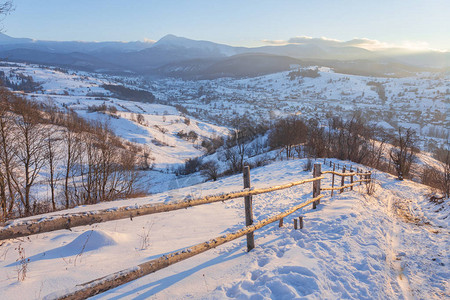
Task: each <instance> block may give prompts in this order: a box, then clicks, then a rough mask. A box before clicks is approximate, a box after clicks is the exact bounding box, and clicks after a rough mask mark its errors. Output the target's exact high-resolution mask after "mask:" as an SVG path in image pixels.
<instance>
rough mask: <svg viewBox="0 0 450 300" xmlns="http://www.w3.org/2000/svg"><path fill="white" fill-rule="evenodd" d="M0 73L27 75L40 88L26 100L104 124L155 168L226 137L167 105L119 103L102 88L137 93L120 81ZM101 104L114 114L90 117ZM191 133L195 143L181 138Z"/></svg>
mask: <svg viewBox="0 0 450 300" xmlns="http://www.w3.org/2000/svg"><path fill="white" fill-rule="evenodd" d="M0 71H3V72H4V73H5V76H6V77H7V78H9V79H10V80H11V81H12V82H15V81H20V77H21V76H31V77H32V78H33V80H34V81H35V82H37V83H39V84H40V85H41V89H40V90H39V91H36V92H32V93H27V94H26V95H27V96H28V97H29V98H30V99H33V100H35V101H40V102H43V103H49V102H51V103H54V104H56V105H57V106H59V107H61V108H62V107H65V108H70V109H73V110H75V111H76V112H77V113H78V114H79V115H80V116H82V117H83V118H85V119H88V120H92V121H100V122H105V123H107V124H108V125H109V126H110V127H111V129H113V131H114V132H115V134H116V135H118V136H119V137H122V138H124V139H126V140H128V141H131V142H134V143H138V144H141V145H145V146H147V147H148V149H149V150H150V151H151V154H150V156H151V158H152V159H153V163H154V166H155V167H156V168H158V169H168V168H173V167H176V166H178V165H180V164H183V163H184V161H185V160H186V159H188V158H193V157H197V156H201V155H203V154H204V152H205V151H204V149H203V148H202V147H201V143H202V141H204V140H208V139H210V138H213V137H221V136H225V135H227V134H228V133H229V129H227V128H226V127H223V126H216V125H212V124H210V123H207V122H204V121H200V120H198V119H195V118H192V117H191V118H190V117H188V116H181V113H180V112H179V111H177V109H176V108H175V107H173V106H170V105H161V104H156V103H146V102H138V101H127V100H120V99H117V98H115V97H114V96H113V95H112V93H111V92H110V91H108V90H106V89H105V88H104V87H103V85H104V84H108V85H121V86H122V85H123V86H125V87H131V88H133V89H139V88H137V87H136V86H133V85H132V84H126V83H124V82H123V81H124V80H123V78H117V77H110V76H101V75H98V74H97V75H98V76H93V74H89V73H84V72H71V71H68V72H63V71H61V70H60V69H55V68H53V69H52V68H43V67H40V66H36V65H25V64H4V65H3V66H0ZM119 80H120V82H119ZM102 105H103V106H105V107H107V108H108V110H111V109H114V111H116V112H113V113H111V112H109V111H108V112H107V111H100V112H93V110H96V109H95V107H99V106H102ZM189 132H193V133H195V135H196V138H190V139H189V138H187V137H186V136H185V137H184V138H183V135H182V134H186V135H187V134H189ZM195 135H194V136H195ZM180 136H181V137H180Z"/></svg>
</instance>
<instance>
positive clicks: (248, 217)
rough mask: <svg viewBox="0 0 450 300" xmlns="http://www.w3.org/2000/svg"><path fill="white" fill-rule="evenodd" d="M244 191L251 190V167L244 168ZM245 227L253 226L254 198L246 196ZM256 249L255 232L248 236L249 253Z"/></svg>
mask: <svg viewBox="0 0 450 300" xmlns="http://www.w3.org/2000/svg"><path fill="white" fill-rule="evenodd" d="M243 175H244V189H247V188H248V189H249V188H250V167H249V166H244V174H243ZM244 202H245V226H250V225H253V208H252V196H245V197H244ZM253 248H255V237H254V235H253V232H250V233H248V234H247V251H250V250H252V249H253Z"/></svg>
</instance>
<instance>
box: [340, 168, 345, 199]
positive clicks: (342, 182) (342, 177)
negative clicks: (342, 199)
mask: <svg viewBox="0 0 450 300" xmlns="http://www.w3.org/2000/svg"><path fill="white" fill-rule="evenodd" d="M342 173H345V166H344V167H343V168H342ZM344 181H345V176H341V187H342V186H344ZM343 192H344V189H341V191H340V192H339V194H342V193H343Z"/></svg>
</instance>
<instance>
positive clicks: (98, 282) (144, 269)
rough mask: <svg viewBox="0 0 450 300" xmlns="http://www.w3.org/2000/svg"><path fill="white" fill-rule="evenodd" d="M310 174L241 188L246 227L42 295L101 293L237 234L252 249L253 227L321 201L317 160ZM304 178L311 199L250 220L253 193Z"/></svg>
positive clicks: (68, 296)
mask: <svg viewBox="0 0 450 300" xmlns="http://www.w3.org/2000/svg"><path fill="white" fill-rule="evenodd" d="M343 172H344V173H345V167H344V170H343ZM324 173H325V172H324ZM336 173H337V172H335V173H334V174H333V183H334V175H339V174H336ZM370 174H371V173H370V172H369V173H361V172H360V174H354V175H359V176H366V177H368V178H367V179H364V180H358V181H356V182H353V183H352V184H349V185H342V186H341V187H340V188H339V189H341V191H342V190H343V189H344V188H347V187H353V185H354V184H356V183H359V182H361V183H362V182H363V181H366V182H367V181H369V180H370ZM345 175H348V174H345ZM313 176H314V177H313V178H312V179H307V180H302V181H297V182H294V183H290V184H286V185H282V186H277V187H272V188H266V189H259V190H251V191H246V192H244V194H241V197H242V195H245V218H246V227H244V228H242V229H240V230H238V231H236V232H233V233H229V234H226V235H222V236H219V237H216V238H213V239H210V240H209V241H206V242H203V243H200V244H197V245H194V246H191V247H188V248H185V249H183V250H179V251H175V252H172V253H169V254H166V255H163V256H161V257H159V258H156V259H153V260H149V261H147V262H144V263H142V264H139V265H137V266H135V267H132V268H128V269H125V270H122V271H119V272H116V273H113V274H110V275H107V276H105V277H101V278H98V279H95V280H92V281H89V282H86V283H83V284H79V285H77V286H75V287H74V288H72V289H68V290H64V291H60V292H57V293H53V294H50V295H48V296H47V297H45V299H86V298H88V297H92V296H94V295H97V294H100V293H102V292H105V291H107V290H110V289H112V288H115V287H118V286H120V285H122V284H125V283H127V282H130V281H132V280H135V279H138V278H140V277H143V276H145V275H148V274H151V273H154V272H156V271H158V270H161V269H163V268H166V267H168V266H170V265H172V264H175V263H177V262H180V261H182V260H185V259H187V258H190V257H192V256H195V255H197V254H200V253H203V252H205V251H207V250H209V249H212V248H215V247H217V246H220V245H222V244H225V243H227V242H230V241H232V240H235V239H237V238H240V237H242V236H244V235H247V249H248V251H250V250H251V249H253V248H254V247H255V242H254V237H253V232H254V231H256V230H258V229H260V228H262V227H264V226H266V225H268V224H271V223H273V222H276V221H280V225H279V226H282V224H283V218H285V217H287V216H289V215H291V214H293V213H294V212H296V211H297V210H299V209H301V208H303V207H305V206H307V205H309V204H311V203H312V204H313V209H315V208H316V206H317V204H318V203H320V199H321V198H322V197H324V195H323V194H320V191H321V190H329V189H328V188H323V189H321V188H320V181H321V179H323V178H324V177H323V176H322V172H321V165H320V164H315V165H314V171H313ZM350 176H353V175H350ZM243 177H244V187H245V188H250V169H249V167H248V166H246V167H244V172H243ZM342 178H345V176H342ZM351 178H353V177H351ZM352 181H353V179H352ZM307 182H313V198H312V199H310V200H308V201H306V202H304V203H301V204H298V205H296V206H294V207H292V208H290V209H288V210H286V211H284V212H282V213H280V214H278V215H275V216H272V217H269V218H266V219H264V220H261V221H259V222H257V223H256V224H253V213H252V198H251V196H252V195H257V194H262V193H263V191H264V193H268V192H271V191H276V190H280V189H283V188H289V187H292V186H294V185H299V184H304V183H307ZM251 192H253V193H251ZM241 193H242V192H241ZM235 194H236V193H231V195H235ZM227 195H230V194H227ZM224 196H226V195H224ZM228 199H230V198H228ZM300 220H301V221H302V219H300ZM294 221H297V219H295V220H294ZM295 225H297V222H294V227H295V229H297V226H295ZM302 227H303V226H302V225H300V228H302Z"/></svg>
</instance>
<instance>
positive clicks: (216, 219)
mask: <svg viewBox="0 0 450 300" xmlns="http://www.w3.org/2000/svg"><path fill="white" fill-rule="evenodd" d="M336 162H339V163H340V164H342V163H343V162H341V161H336ZM305 163H306V161H305V160H291V161H283V162H276V163H273V164H271V165H267V166H264V167H260V168H256V169H253V170H252V171H251V181H252V186H253V187H255V188H259V187H267V186H274V185H281V184H284V183H287V182H291V181H297V180H301V179H306V178H311V173H310V172H306V171H303V166H304V164H305ZM345 163H346V164H347V165H348V164H350V162H345ZM327 166H328V164H327V165H323V166H322V168H323V170H328V169H329V168H328V167H327ZM353 166H354V167H355V168H356V167H362V168H363V169H366V168H365V167H363V166H357V165H353ZM330 177H331V176H326V178H327V179H325V180H324V181H323V183H322V185H323V186H329V185H330ZM374 177H375V180H376V190H375V193H374V194H373V195H372V196H369V195H367V194H366V189H365V185H364V184H363V185H357V186H355V189H354V190H353V191H346V192H345V193H342V194H335V196H334V197H333V198H330V196H329V194H328V193H327V194H326V195H327V196H326V197H324V198H322V200H321V204H320V205H319V206H318V209H316V210H312V208H311V206H308V207H307V208H304V209H302V210H301V211H298V212H297V213H295V214H293V215H291V216H290V217H287V218H286V219H285V221H284V224H285V225H284V227H281V228H279V227H278V224H275V223H273V224H271V225H269V226H266V227H263V228H262V229H261V230H258V231H256V232H255V239H256V240H255V242H256V248H255V249H253V250H252V251H251V252H249V253H247V252H246V243H245V237H244V238H241V239H238V240H235V241H233V242H230V243H227V244H225V245H222V246H219V247H218V248H216V249H213V250H210V251H207V252H205V253H203V254H200V255H197V256H195V257H192V258H190V259H187V260H185V261H183V262H180V263H177V264H175V265H172V266H170V267H168V268H165V269H163V270H160V271H158V272H156V273H154V274H150V275H148V276H145V277H143V278H140V279H138V280H135V281H133V282H130V283H128V284H125V285H123V286H121V287H118V288H116V289H113V290H110V291H107V292H105V293H103V294H101V295H98V296H95V297H93V298H94V299H147V298H152V299H181V298H182V299H186V298H193V299H222V298H237V299H293V298H299V299H301V298H307V299H324V298H325V299H373V298H382V299H398V298H405V299H407V298H410V297H413V298H418V299H438V298H439V299H441V298H443V297H446V296H448V295H449V293H450V285H449V283H448V278H449V276H450V271H449V269H448V265H449V263H450V261H449V257H448V249H449V246H450V242H449V240H448V234H449V230H448V228H449V226H448V225H449V218H448V216H449V214H450V207H449V203H448V201H447V202H444V203H443V204H434V203H431V202H430V201H429V200H428V198H427V194H428V193H429V190H428V188H426V187H425V186H422V185H420V184H417V183H415V182H411V181H408V180H404V181H397V180H395V178H394V176H391V175H388V174H384V173H376V174H375V175H374ZM311 185H312V184H311V183H310V184H305V185H300V186H296V187H292V188H290V189H286V190H281V191H276V192H272V193H268V194H262V195H258V196H254V197H253V202H254V207H253V210H254V217H255V222H256V221H258V220H262V219H265V218H267V217H269V216H273V215H275V214H277V213H279V212H282V211H285V210H287V209H289V208H290V207H292V206H293V205H295V204H299V203H301V202H304V201H306V200H308V199H310V198H311V194H312V187H311ZM240 189H242V177H241V175H235V176H230V177H227V178H221V179H220V181H218V182H207V183H202V184H198V185H194V186H190V187H185V188H181V189H178V190H176V189H175V190H172V193H173V194H172V195H173V196H175V198H177V197H183V196H188V195H193V196H199V195H203V196H206V195H211V194H218V193H221V192H227V191H235V190H240ZM167 197H168V193H162V194H155V195H152V196H149V197H145V198H142V199H140V200H136V199H130V200H122V201H121V204H128V205H129V206H135V205H138V204H139V203H151V202H160V201H161V200H163V199H166V200H169V199H168V198H167ZM169 198H170V197H169ZM175 198H173V197H172V198H170V199H171V200H169V201H173V200H174V199H175ZM112 204H115V205H116V206H119V205H118V203H115V202H112V203H108V204H106V203H102V204H99V205H95V206H91V207H82V208H75V209H73V210H72V211H73V212H77V211H78V212H80V211H87V210H98V209H101V208H105V206H108V205H112ZM300 215H302V216H303V217H304V224H305V227H304V228H303V229H302V230H294V229H293V227H292V219H293V218H294V217H298V216H300ZM243 226H244V209H243V200H242V199H235V200H231V201H225V202H224V203H222V202H220V203H214V204H209V205H202V206H196V207H192V208H189V209H187V210H178V211H172V212H167V213H161V214H156V215H148V216H141V217H136V218H133V220H132V221H131V220H130V219H125V220H117V221H112V222H106V223H99V224H95V225H92V226H83V227H76V228H73V229H72V231H68V230H59V231H54V232H50V233H45V234H38V235H34V236H31V237H30V238H23V239H17V240H9V241H5V242H4V243H3V244H2V245H1V246H0V268H1V269H2V271H3V272H1V273H0V290H2V297H4V298H5V299H13V298H14V297H15V296H16V295H17V294H18V293H20V295H21V298H22V299H34V298H42V297H44V296H46V295H49V294H52V293H60V292H61V291H64V290H66V289H70V288H73V286H74V285H76V284H81V283H84V282H88V281H90V280H93V279H96V278H99V277H102V276H106V275H109V274H112V273H114V272H117V271H120V270H124V269H127V268H130V267H133V266H137V265H138V264H139V263H142V262H145V261H148V260H150V259H153V258H157V257H159V256H161V255H164V254H167V253H169V252H172V251H178V250H181V249H184V248H185V247H187V246H190V245H193V244H196V243H200V242H204V241H206V240H208V239H210V238H213V237H215V236H220V235H223V234H226V233H230V232H233V231H236V230H238V229H240V228H242V227H243ZM19 244H21V245H22V247H23V248H24V249H25V252H26V257H27V258H30V260H31V261H30V262H29V264H28V273H27V278H26V279H25V280H24V281H22V282H19V281H17V262H16V259H17V258H18V253H17V251H16V250H14V248H17V246H18V245H19ZM83 247H84V250H80V249H83Z"/></svg>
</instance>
